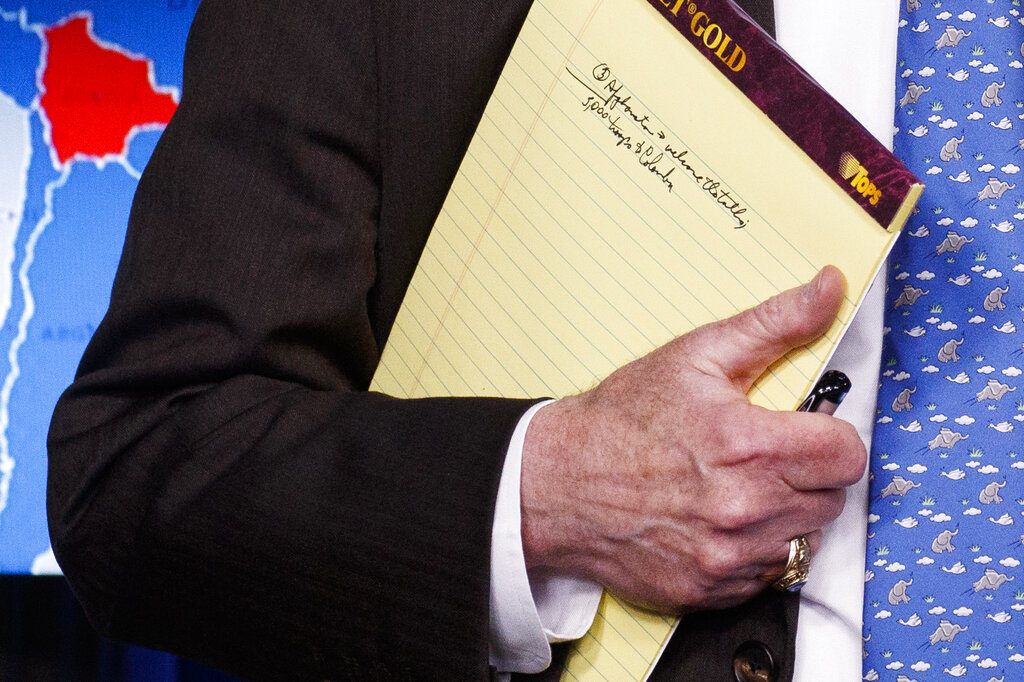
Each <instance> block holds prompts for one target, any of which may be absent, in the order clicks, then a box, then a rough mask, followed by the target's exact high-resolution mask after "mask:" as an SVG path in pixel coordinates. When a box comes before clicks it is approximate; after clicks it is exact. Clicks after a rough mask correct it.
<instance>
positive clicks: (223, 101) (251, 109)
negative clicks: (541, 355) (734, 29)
mask: <svg viewBox="0 0 1024 682" xmlns="http://www.w3.org/2000/svg"><path fill="white" fill-rule="evenodd" d="M397 4H398V3H395V5H396V6H397ZM443 4H444V3H442V5H443ZM454 4H455V5H462V4H463V3H454ZM501 4H502V5H504V4H507V3H501ZM426 5H431V7H432V6H433V4H432V3H426ZM465 5H466V6H467V8H468V7H470V6H474V5H478V4H477V3H465ZM385 6H390V4H389V3H382V4H381V7H385ZM409 6H410V7H416V4H413V3H409ZM495 6H498V3H495ZM520 6H521V7H522V8H525V3H520ZM409 11H423V12H426V11H428V10H425V9H423V10H412V9H411V10H409ZM429 11H430V12H432V13H433V15H437V14H438V12H440V13H441V14H442V15H443V14H444V13H448V14H452V15H454V14H456V13H458V12H463V13H466V12H467V11H468V10H462V9H458V10H456V9H448V10H438V9H430V10H429ZM520 14H521V13H520ZM386 15H387V12H386V10H383V9H379V8H378V7H377V5H376V3H373V2H366V1H363V0H360V1H358V2H357V1H340V0H339V1H333V2H313V1H312V0H294V1H290V2H284V1H283V0H275V1H270V0H268V1H266V2H241V1H236V0H210V1H209V2H204V3H203V5H202V6H201V8H200V10H199V13H198V16H197V18H196V21H195V24H194V27H193V30H192V33H191V35H190V38H189V44H188V50H187V57H186V64H185V86H184V92H183V97H182V101H181V106H180V109H179V111H178V113H177V115H176V116H175V117H174V120H173V121H172V122H171V124H170V125H169V127H168V128H167V130H166V132H165V134H164V135H163V137H162V139H161V141H160V144H159V145H158V148H157V150H156V152H155V154H154V156H153V158H152V160H151V162H150V164H149V166H148V168H147V170H146V172H145V174H144V176H143V178H142V180H141V182H140V184H139V188H138V193H137V195H136V198H135V202H134V205H133V209H132V214H131V220H130V225H129V230H128V236H127V241H126V244H125V247H124V253H123V256H122V260H121V264H120V267H119V270H118V273H117V277H116V281H115V284H114V288H113V293H112V298H111V304H110V310H109V312H108V314H107V316H106V318H105V319H104V321H103V323H102V324H101V326H100V328H99V330H98V331H97V333H96V335H95V338H94V339H93V341H92V342H91V344H90V345H89V347H88V350H87V352H86V354H85V356H84V358H83V360H82V363H81V366H80V369H79V372H78V375H77V378H76V380H75V382H74V384H73V385H72V386H71V387H70V388H69V389H68V391H67V392H66V393H65V395H64V396H63V397H62V399H61V401H60V403H59V405H58V408H57V411H56V413H55V415H54V419H53V422H52V426H51V432H50V441H49V448H50V474H49V476H50V478H49V495H48V504H49V516H50V524H51V525H50V528H51V534H52V540H53V546H54V550H55V552H56V555H57V557H58V560H59V561H60V564H61V566H62V567H63V569H64V570H65V572H66V575H67V578H68V580H69V581H70V583H71V585H72V587H73V589H74V591H75V593H76V595H77V596H78V597H79V599H80V600H81V601H82V603H83V604H84V607H85V609H86V612H87V613H88V615H89V617H90V619H91V621H92V622H93V623H94V624H95V625H96V626H97V628H98V629H99V630H100V631H101V632H103V633H105V634H107V635H109V636H111V637H114V638H118V639H126V640H131V641H134V642H139V643H142V644H145V645H149V646H154V647H159V648H165V649H169V650H171V651H174V652H177V653H180V654H183V655H186V656H188V657H192V658H195V659H198V660H201V661H205V662H208V663H211V664H214V665H216V666H220V667H222V668H225V669H227V670H230V671H233V672H235V673H239V674H242V675H246V676H249V677H258V678H266V677H288V678H291V679H295V678H313V677H315V678H316V679H324V678H331V679H347V678H349V677H352V678H356V679H368V678H374V677H385V678H388V679H401V678H404V677H423V676H430V677H438V678H444V679H464V678H465V679H469V678H479V677H483V676H486V674H487V640H488V633H487V603H488V573H489V569H488V565H489V542H490V532H491V520H492V513H493V505H494V498H495V494H496V490H497V484H498V479H499V476H500V472H501V465H502V461H503V457H504V453H505V449H506V446H507V442H508V438H509V436H510V434H511V431H512V429H513V428H514V426H515V424H516V422H517V420H518V418H519V417H520V415H521V414H522V412H523V411H525V409H526V407H527V405H528V403H526V402H522V401H511V400H484V399H429V400H416V401H413V400H397V399H393V398H389V397H386V396H383V395H379V394H372V393H368V392H367V391H366V390H365V389H366V387H367V385H368V383H369V381H370V378H371V376H372V372H373V370H374V368H375V366H376V364H377V361H378V359H379V353H380V350H381V347H382V344H383V342H384V339H385V337H386V334H387V328H388V327H389V326H390V323H391V319H392V316H393V312H394V307H395V306H396V305H397V301H398V300H400V293H401V288H402V287H404V285H401V286H398V285H395V284H394V282H399V281H402V279H403V277H404V278H405V281H407V277H408V274H409V272H405V273H404V274H403V273H399V275H401V276H399V275H396V274H395V267H394V266H393V265H392V264H390V261H388V258H392V259H393V258H394V257H395V256H394V254H395V251H394V250H392V251H389V252H388V253H386V254H382V253H381V249H382V248H383V246H387V245H383V246H382V243H381V242H382V233H381V224H382V223H381V221H382V214H384V213H390V214H392V215H399V216H401V215H403V213H402V211H403V210H406V211H408V209H409V206H410V205H411V206H412V207H413V208H414V209H416V211H415V212H416V214H417V215H416V216H415V220H413V219H411V218H410V220H411V221H412V222H414V223H415V225H412V226H411V227H410V228H409V229H411V230H413V231H414V232H415V231H417V230H418V234H414V235H412V237H411V238H409V239H407V240H406V242H403V244H404V246H402V247H401V248H403V249H404V250H405V251H404V252H405V253H409V254H413V255H412V257H406V258H405V262H406V263H407V269H408V268H411V267H412V264H413V263H414V262H415V254H417V253H418V249H419V248H420V247H421V246H422V239H424V238H425V235H426V231H425V229H424V228H423V227H422V226H426V227H427V228H429V224H430V223H431V222H432V221H433V215H431V214H430V211H429V210H427V211H424V210H420V208H421V207H427V208H431V209H432V210H434V211H436V209H437V208H439V205H438V203H439V201H440V200H441V199H442V198H443V192H444V188H445V186H446V183H447V182H448V181H450V175H451V173H453V172H454V169H455V167H457V164H458V156H459V154H458V153H451V151H452V150H456V151H457V148H458V147H459V146H460V145H462V147H463V148H464V145H465V144H466V143H468V139H469V136H470V134H471V132H472V121H471V120H470V119H471V116H469V115H468V114H465V113H457V114H451V115H450V118H452V120H448V119H446V118H445V112H444V111H434V110H431V109H429V108H427V109H425V110H415V109H410V107H415V106H417V99H419V106H425V107H429V106H433V105H431V104H430V102H433V101H435V100H438V99H443V98H447V99H450V100H452V101H454V102H456V103H459V102H463V101H464V100H465V99H466V98H467V97H468V96H467V94H466V93H465V92H460V91H453V92H447V93H445V92H441V93H436V92H435V93H426V94H424V96H423V97H422V98H417V97H416V96H415V92H412V93H409V92H408V90H409V89H410V88H413V89H414V88H415V87H416V83H415V82H413V83H407V84H404V85H403V87H404V88H405V90H406V94H405V95H404V96H405V97H407V99H408V102H407V103H406V104H403V105H402V106H401V107H400V108H401V109H402V111H404V112H405V114H404V115H405V116H406V117H407V118H410V119H415V118H417V117H419V118H421V119H422V118H426V120H425V121H424V122H423V123H422V126H423V128H422V130H423V131H426V132H423V133H422V134H420V133H417V132H416V130H415V129H411V132H410V133H409V134H410V136H411V138H410V139H409V140H408V144H409V146H410V149H409V150H408V154H404V150H402V149H401V148H396V147H394V146H393V145H392V146H391V147H390V148H388V149H384V148H383V146H384V144H385V143H387V141H388V140H394V139H395V137H396V132H395V130H394V129H393V128H394V126H395V125H396V123H395V121H394V120H393V119H392V117H391V116H390V112H391V111H392V110H393V109H395V107H394V103H393V102H391V103H390V104H389V103H388V102H383V103H382V100H381V91H382V85H381V83H382V81H381V78H380V77H379V75H380V72H381V71H382V70H383V69H392V70H395V69H398V68H399V67H400V65H401V63H402V61H403V60H404V59H409V60H411V61H410V65H409V68H421V69H422V68H423V66H422V63H420V64H419V66H418V67H417V64H416V60H417V55H416V52H417V50H420V51H423V50H425V48H417V47H415V46H416V45H419V44H422V43H424V41H425V40H426V37H425V36H424V35H419V36H418V37H417V36H416V35H412V36H409V37H408V43H407V44H408V45H409V46H410V47H409V54H401V53H398V52H396V50H399V49H403V48H402V46H403V40H402V36H400V35H397V36H396V35H393V34H390V33H389V34H388V35H385V36H384V38H382V35H384V34H385V33H387V32H388V31H389V29H388V28H387V26H383V25H382V24H387V23H388V22H392V20H391V19H389V18H387V16H386ZM433 15H432V16H433ZM509 16H511V15H509ZM520 18H521V17H520ZM441 19H443V20H444V21H445V22H446V23H447V24H452V23H453V22H454V29H453V30H463V29H464V28H465V27H464V26H462V25H460V24H459V21H457V20H458V19H459V17H457V16H455V17H454V18H453V17H444V16H441V17H440V18H439V19H438V21H439V23H440V20H441ZM392 23H393V22H392ZM463 23H465V22H463ZM506 24H507V26H504V27H498V28H500V29H501V30H500V31H499V30H498V28H494V27H488V28H486V30H494V31H498V33H500V35H502V36H503V40H504V41H505V47H503V46H502V45H501V44H499V45H498V46H497V47H498V49H495V48H494V47H493V46H492V47H490V48H488V50H489V53H494V54H492V56H491V57H489V59H490V61H489V62H488V63H487V64H485V65H483V66H479V67H478V68H479V69H482V70H483V71H485V72H486V73H487V74H489V75H488V77H491V78H492V80H491V82H490V84H489V85H488V84H487V83H482V84H474V85H473V86H472V87H473V88H475V89H473V92H472V93H470V94H471V99H473V101H472V102H471V103H470V104H469V105H467V106H468V109H467V111H472V110H475V111H476V112H477V115H478V114H479V111H480V110H481V109H482V106H483V103H484V102H485V101H486V96H487V92H488V91H489V88H490V87H492V86H493V78H496V76H497V71H498V70H500V65H501V62H502V61H503V56H501V55H500V54H498V53H500V52H501V50H502V49H506V52H505V54H507V46H508V45H510V44H511V40H512V39H514V36H515V31H514V30H508V29H509V27H512V28H513V29H514V28H515V25H514V24H515V22H514V21H513V20H512V19H509V20H508V21H507V22H506ZM421 30H423V31H426V30H429V26H427V27H425V28H421ZM481 30H483V29H481ZM466 33H467V34H469V33H470V32H469V31H467V32H466ZM484 35H487V34H486V31H485V32H484ZM385 38H386V40H385ZM467 40H468V41H469V43H473V40H479V38H474V37H472V36H470V38H468V39H467ZM416 41H419V42H418V43H417V42H416ZM382 44H386V45H387V50H386V52H382V49H381V45H382ZM473 44H475V43H473ZM396 46H397V47H396ZM439 49H442V50H447V52H444V53H443V54H441V55H440V56H439V57H438V58H437V60H435V62H431V64H433V66H431V67H430V69H432V70H433V71H436V73H433V77H434V78H435V79H436V80H437V82H444V83H455V86H453V87H457V86H458V78H457V71H456V70H455V69H452V70H451V71H452V72H451V73H448V72H446V71H445V68H447V67H446V65H449V64H454V63H455V62H453V61H452V59H453V56H452V55H453V54H455V48H454V47H452V46H451V45H449V46H442V47H441V48H439ZM467 49H468V50H469V52H468V54H472V50H473V49H480V50H482V49H483V48H480V47H479V46H477V47H475V48H467ZM428 52H429V51H426V52H424V53H425V54H427V53H428ZM420 61H421V62H422V60H420ZM437 65H441V66H440V67H437ZM453 74H456V75H453ZM477 80H480V79H479V78H478V79H477ZM406 86H407V87H406ZM396 96H397V95H396ZM423 102H427V104H423ZM453 106H454V105H453ZM435 115H436V116H438V117H439V120H438V122H437V124H436V125H434V124H431V123H430V121H429V117H430V116H435ZM453 120H454V121H455V122H454V123H453V122H452V121H453ZM410 126H413V124H412V123H410ZM432 129H434V130H436V134H437V135H438V136H440V138H441V142H438V144H442V143H443V144H442V146H444V145H447V146H444V149H446V150H448V151H447V152H446V153H445V154H440V155H439V156H438V158H436V159H434V164H435V165H437V166H438V167H439V168H441V169H442V171H443V174H447V176H448V177H447V179H441V180H439V179H438V177H440V176H431V177H427V178H426V179H424V181H423V183H424V184H422V185H419V184H417V185H415V186H413V185H410V186H409V187H407V189H405V190H403V188H402V187H401V186H396V185H395V184H394V183H393V182H392V183H391V184H389V177H388V174H389V172H390V170H389V169H390V167H391V166H389V162H386V160H387V159H388V158H396V159H397V158H400V157H401V158H404V159H405V166H404V167H403V166H402V163H401V162H397V161H396V164H395V165H396V167H403V168H406V169H407V168H408V165H409V162H408V159H409V158H416V155H423V154H425V153H426V154H427V155H429V154H430V150H431V149H432V147H431V145H432V144H434V143H435V142H437V141H436V140H434V139H433V138H432V137H431V134H430V132H429V131H430V130H432ZM453 131H454V132H453ZM417 135H419V137H417ZM382 141H383V142H382ZM412 147H415V149H413V148H412ZM389 155H392V156H390V157H389ZM413 170H415V169H413ZM402 172H406V173H407V174H409V176H410V177H413V176H414V174H412V173H411V172H410V171H408V170H403V171H402ZM383 187H387V188H388V194H389V201H391V202H392V204H391V206H390V207H388V206H385V205H384V204H383V203H382V202H383V200H382V195H383V192H382V188H383ZM424 188H426V190H430V191H431V192H433V194H432V195H431V196H429V197H427V198H426V199H424V198H422V197H421V196H419V195H418V194H417V193H419V194H422V193H423V192H424V191H426V190H425V189H424ZM406 195H407V196H408V197H409V202H413V203H411V204H405V203H403V202H404V196H406ZM403 206H404V208H403ZM417 225H419V226H421V227H416V226H417ZM88 227H89V226H87V225H86V226H83V229H88ZM414 228H415V229H414ZM389 229H390V230H391V232H389V239H392V240H397V239H398V238H399V237H400V236H401V234H402V230H403V229H405V228H404V227H403V226H402V225H399V224H397V223H396V222H395V221H394V220H393V221H392V223H391V227H390V228H389ZM410 243H411V246H410V245H409V244H410ZM389 248H390V247H389ZM395 248H398V247H395ZM382 268H390V269H389V270H388V272H386V273H385V272H382V271H381V269H382ZM385 275H386V277H385ZM388 278H389V279H388ZM385 279H386V280H387V281H384V280H385ZM382 281H384V284H382ZM387 282H391V284H388V283H387ZM381 287H385V288H386V287H390V288H391V290H392V291H391V293H389V292H388V291H387V290H385V291H382V290H381ZM395 291H397V294H396V293H395Z"/></svg>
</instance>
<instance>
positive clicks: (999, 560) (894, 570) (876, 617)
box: [864, 0, 1024, 682]
mask: <svg viewBox="0 0 1024 682" xmlns="http://www.w3.org/2000/svg"><path fill="white" fill-rule="evenodd" d="M1020 9H1021V8H1020V7H1019V6H1018V3H1016V2H1010V0H988V2H982V1H980V0H953V1H948V0H942V2H932V1H931V0H907V1H906V2H905V3H904V6H903V8H902V10H901V20H900V28H899V34H898V35H899V40H898V49H897V53H898V62H897V63H898V67H897V78H896V88H897V93H896V96H897V99H898V102H897V108H896V128H897V131H896V137H895V152H896V154H897V156H899V157H900V158H901V159H902V160H903V161H904V162H905V163H906V164H907V166H908V167H909V168H910V169H911V170H913V171H915V172H916V173H917V174H918V175H919V176H920V177H921V178H923V179H924V181H925V182H926V183H927V189H926V190H925V193H924V196H923V198H922V201H921V203H920V205H919V208H918V210H917V211H916V212H915V214H914V215H913V216H912V217H911V220H910V222H908V224H907V228H906V232H905V233H904V234H903V236H901V237H900V239H899V241H898V242H897V244H896V247H895V249H894V251H893V253H892V256H891V257H890V259H889V265H888V268H889V269H888V273H887V281H886V283H887V294H886V311H885V327H886V335H885V341H884V345H883V350H882V374H881V377H880V383H879V392H878V405H877V410H876V424H875V430H874V439H873V442H872V447H871V486H870V495H871V500H870V503H869V512H870V515H869V518H868V545H867V567H866V571H865V581H866V582H865V594H864V640H865V641H864V656H865V659H864V679H865V680H893V681H896V680H899V681H901V682H906V681H908V680H917V681H921V682H923V681H924V680H950V679H965V680H991V679H995V680H1005V682H1009V681H1010V680H1024V567H1022V566H1021V564H1022V562H1024V556H1022V554H1024V553H1022V549H1021V540H1022V536H1021V533H1022V532H1024V377H1022V374H1024V354H1022V350H1024V349H1022V345H1021V340H1022V337H1024V333H1021V332H1019V331H1018V327H1020V328H1021V329H1022V330H1024V319H1022V316H1021V311H1022V310H1024V239H1022V238H1021V231H1022V230H1024V184H1022V183H1024V173H1022V172H1021V170H1022V168H1024V139H1020V138H1024V68H1022V67H1024V64H1022V62H1024V55H1022V41H1024V25H1022V22H1021V18H1022V14H1021V12H1020V11H1019V10H1020ZM1018 187H1020V189H1018Z"/></svg>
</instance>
